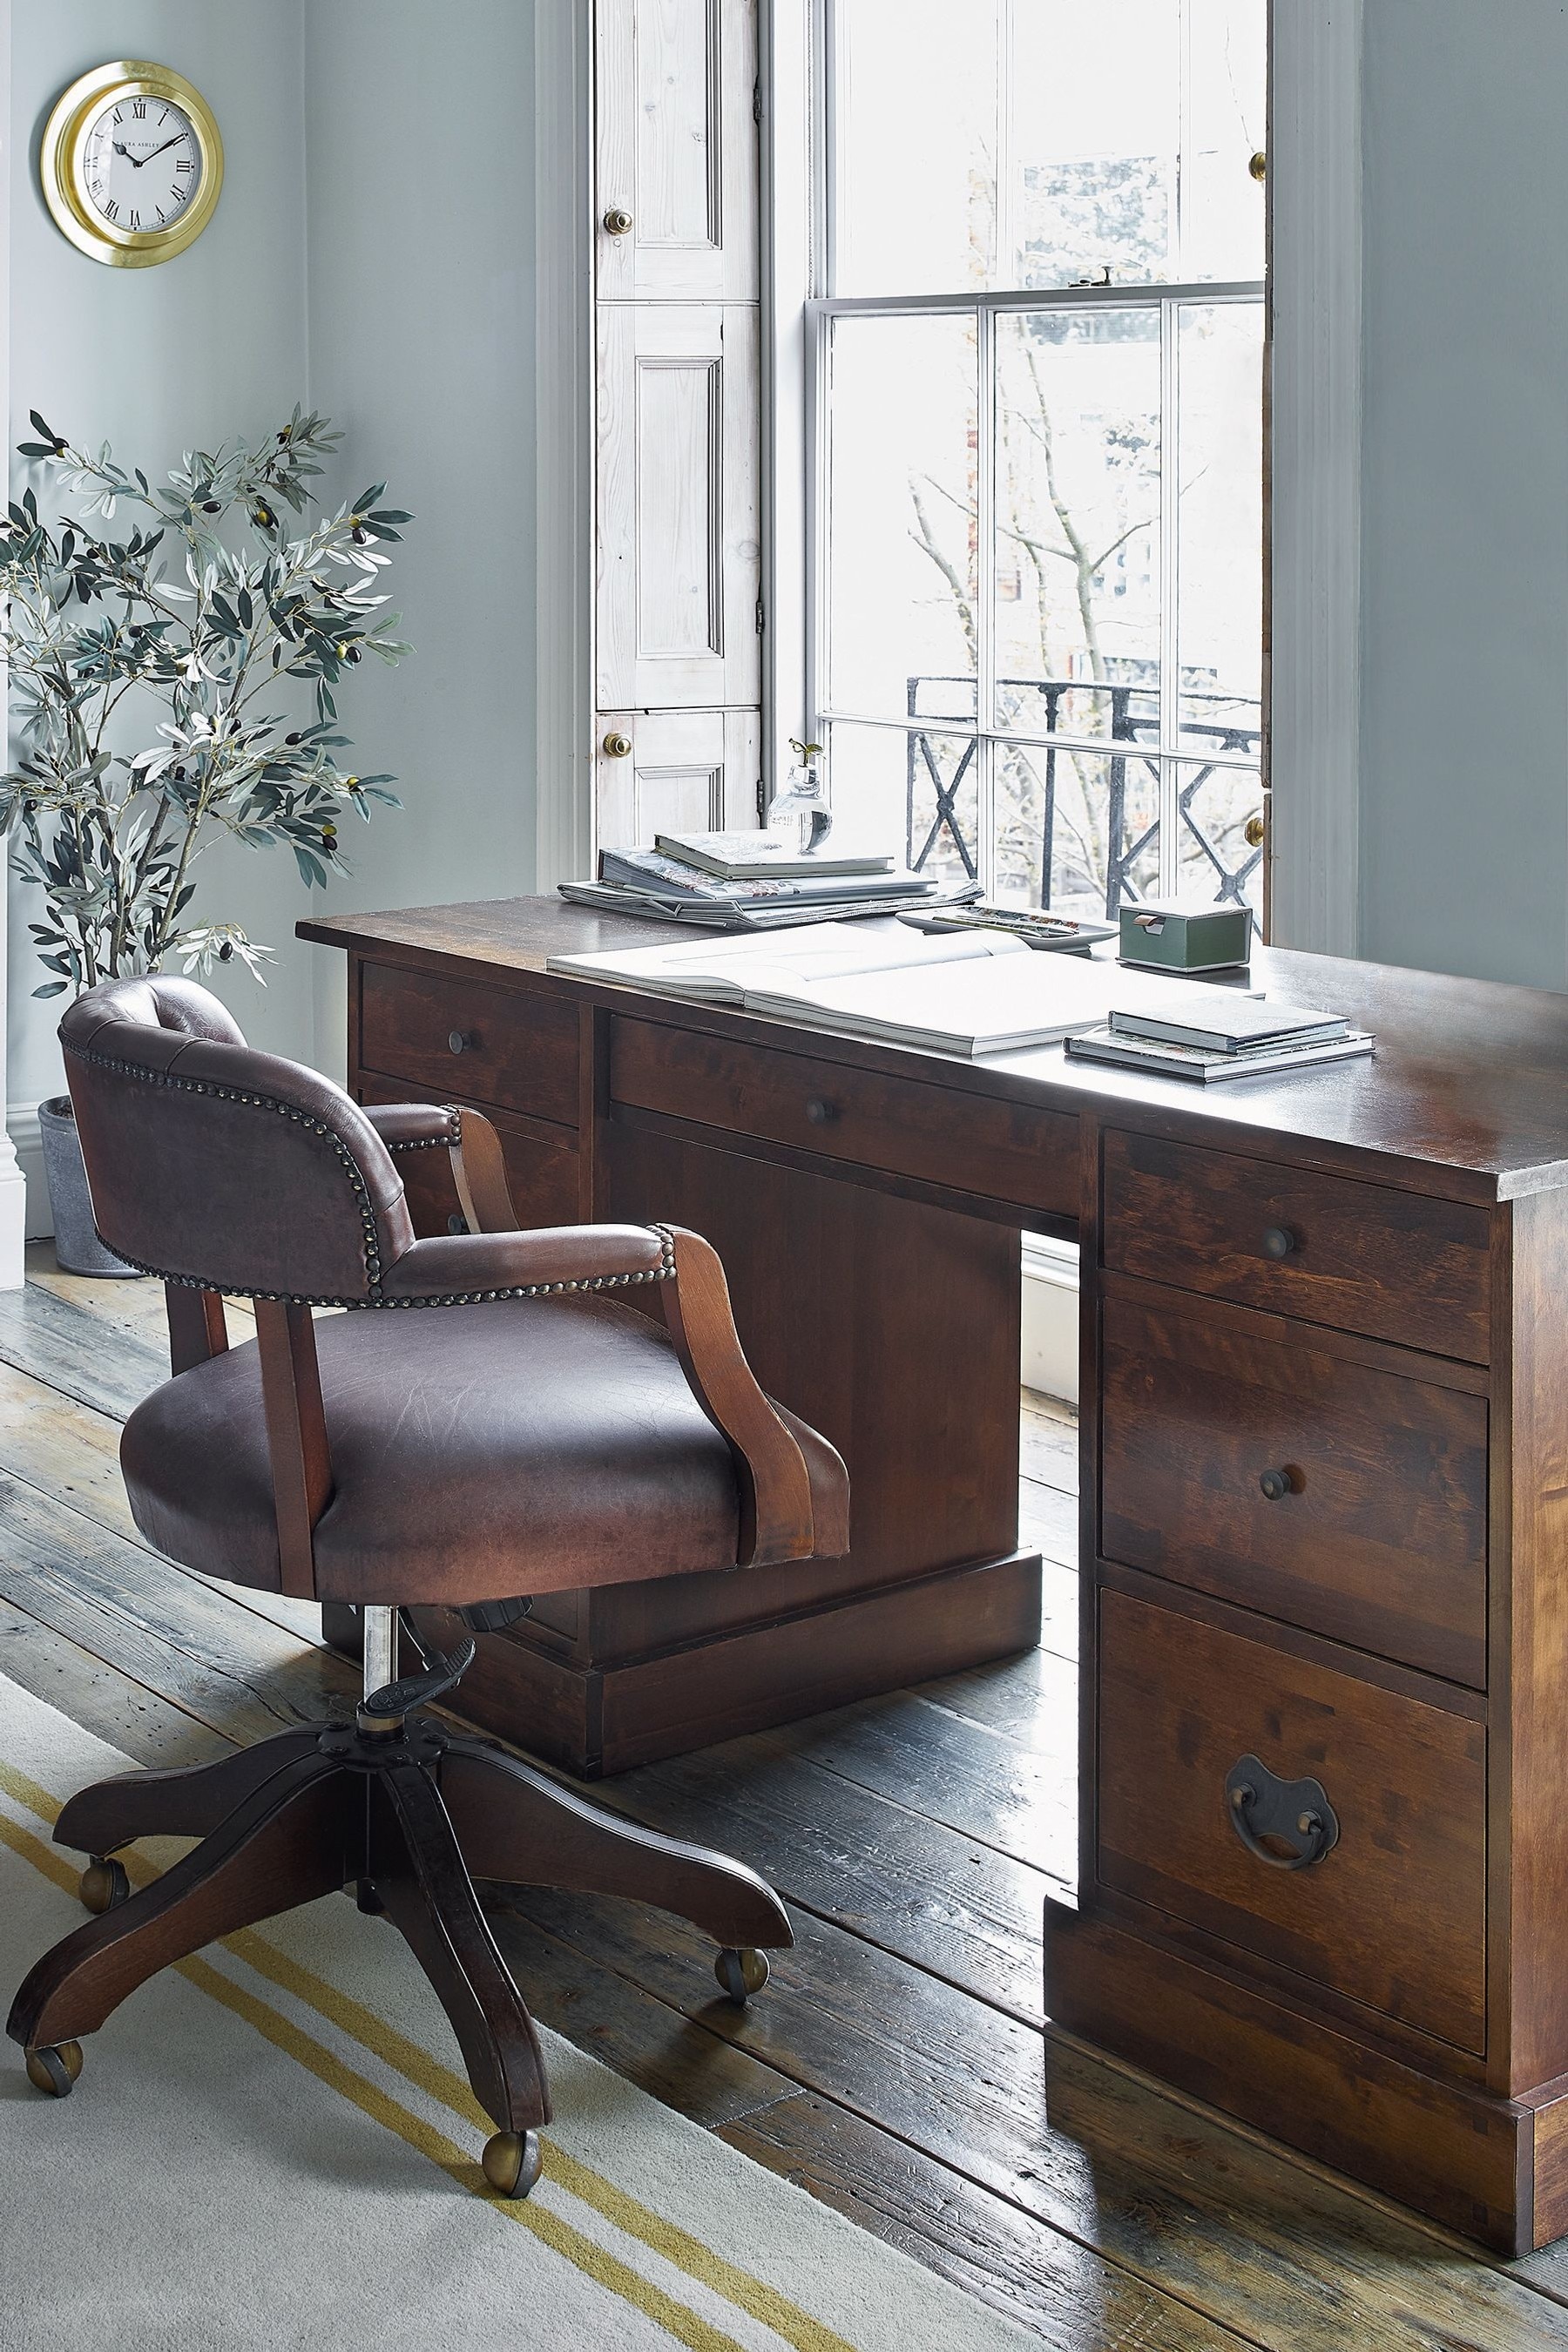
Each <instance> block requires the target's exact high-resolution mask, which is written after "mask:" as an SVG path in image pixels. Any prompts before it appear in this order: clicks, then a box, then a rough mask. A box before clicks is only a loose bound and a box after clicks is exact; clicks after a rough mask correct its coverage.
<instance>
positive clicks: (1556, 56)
mask: <svg viewBox="0 0 1568 2352" xmlns="http://www.w3.org/2000/svg"><path fill="white" fill-rule="evenodd" d="M1364 41H1365V50H1364V65H1363V74H1364V80H1363V365H1364V422H1363V463H1362V499H1363V574H1362V577H1363V594H1362V608H1363V664H1362V761H1361V791H1362V877H1363V882H1362V940H1363V953H1365V954H1367V955H1369V956H1373V957H1375V958H1380V959H1384V960H1386V961H1390V962H1394V963H1408V964H1421V965H1427V966H1436V967H1439V968H1442V969H1445V970H1447V971H1460V972H1468V973H1473V974H1475V975H1477V976H1478V977H1481V978H1489V979H1507V980H1517V981H1527V982H1534V983H1537V984H1539V985H1542V986H1545V987H1551V988H1563V987H1564V986H1568V238H1565V237H1564V236H1563V222H1564V220H1568V149H1565V147H1564V144H1563V137H1562V122H1563V111H1564V107H1565V105H1568V8H1565V7H1563V5H1559V0H1507V5H1506V6H1505V7H1502V8H1496V7H1487V6H1482V5H1477V0H1366V8H1365V18H1364ZM1450 925H1452V926H1453V927H1454V928H1453V929H1451V930H1450V929H1449V928H1448V927H1449V926H1450Z"/></svg>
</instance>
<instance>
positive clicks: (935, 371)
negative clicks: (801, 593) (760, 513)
mask: <svg viewBox="0 0 1568 2352" xmlns="http://www.w3.org/2000/svg"><path fill="white" fill-rule="evenodd" d="M974 349H975V326H974V320H973V316H971V315H968V314H960V315H957V316H947V317H942V318H934V319H898V318H872V319H840V320H836V321H835V324H834V328H833V350H832V437H831V443H830V452H829V481H828V500H827V509H828V510H827V525H826V530H827V542H828V544H827V582H828V600H827V665H828V678H827V702H828V706H829V707H830V708H831V709H839V710H864V711H868V712H870V713H872V714H873V715H875V716H877V717H881V716H883V715H884V714H885V715H886V716H888V717H889V718H899V719H902V718H905V717H907V716H909V715H910V712H911V711H913V710H918V711H921V712H922V713H923V712H935V713H937V714H939V715H941V716H944V717H952V718H960V717H962V718H966V719H973V715H974V663H975V641H976V627H977V619H976V613H975V599H976V589H977V581H976V569H977V566H976V553H975V542H976V528H977V526H976V509H975V489H976V474H975V444H976V423H975V390H974ZM916 680H930V681H942V683H940V684H937V683H931V684H930V685H926V686H921V687H916V686H915V685H914V684H913V681H916ZM916 695H918V697H919V698H918V699H914V698H913V697H915V696H916Z"/></svg>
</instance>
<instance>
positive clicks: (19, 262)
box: [7, 0, 310, 1102]
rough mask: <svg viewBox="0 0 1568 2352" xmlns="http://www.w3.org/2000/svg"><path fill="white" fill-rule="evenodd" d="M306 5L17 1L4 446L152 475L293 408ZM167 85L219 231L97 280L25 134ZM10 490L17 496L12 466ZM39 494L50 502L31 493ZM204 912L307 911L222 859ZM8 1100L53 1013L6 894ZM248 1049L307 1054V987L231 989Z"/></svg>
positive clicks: (250, 920) (293, 979) (301, 351)
mask: <svg viewBox="0 0 1568 2352" xmlns="http://www.w3.org/2000/svg"><path fill="white" fill-rule="evenodd" d="M301 9H302V0H268V5H266V6H265V7H258V6H257V5H254V0H201V5H192V0H16V5H15V8H14V13H13V18H12V141H11V173H12V188H11V207H12V215H11V216H12V236H11V243H12V253H11V397H12V409H13V414H12V418H11V432H10V436H9V439H10V444H11V446H12V447H13V448H14V447H15V445H16V442H17V441H18V440H21V439H26V438H28V437H30V428H29V427H28V426H27V423H26V417H27V411H28V410H29V408H37V409H40V410H42V412H43V414H44V415H46V416H47V417H48V418H49V420H50V422H51V423H53V424H54V425H57V427H58V429H59V430H60V431H62V432H65V431H68V432H69V433H70V434H71V435H72V436H73V437H76V438H78V439H79V440H82V441H85V442H89V443H92V444H95V445H96V443H98V442H99V441H100V440H108V441H110V442H111V443H112V444H113V446H114V447H115V449H116V451H117V452H118V454H119V455H120V456H121V458H122V459H126V460H128V461H129V462H132V463H134V464H140V465H142V467H145V468H146V470H147V471H148V472H149V473H153V472H154V471H160V472H161V471H162V470H163V468H164V467H167V466H169V465H172V464H174V463H175V462H177V460H178V458H179V456H180V453H181V451H182V449H183V448H185V447H188V446H191V445H192V444H194V443H199V444H200V445H201V446H204V447H210V446H212V441H213V439H214V438H222V437H224V436H228V435H232V434H234V433H241V432H243V433H247V434H250V435H253V436H254V435H257V434H259V433H262V432H264V431H266V430H267V428H268V425H271V424H273V423H274V422H276V421H279V419H281V418H282V417H284V416H287V415H288V414H289V409H290V408H291V407H292V406H293V404H294V402H295V401H296V400H297V399H300V398H301V397H302V396H303V394H304V393H305V390H306V352H305V310H304V284H305V208H304V188H305V153H304V114H303V40H302V30H301V24H302V18H301ZM127 56H129V57H146V58H157V59H158V60H159V61H160V62H162V63H165V64H169V65H175V66H178V67H179V68H180V69H181V71H182V72H184V73H187V74H188V75H189V76H190V78H191V79H192V80H193V81H194V82H195V84H196V86H197V88H198V89H201V90H202V91H203V92H204V94H205V96H206V98H207V99H208V100H209V101H210V102H211V104H212V106H213V108H214V110H215V111H216V115H217V119H218V124H219V128H220V129H221V131H222V132H223V137H224V163H225V169H224V187H223V195H222V197H221V199H220V201H219V204H218V208H217V211H216V214H215V215H214V216H213V219H212V221H211V223H210V225H209V226H208V227H207V229H206V230H205V233H204V235H203V236H200V237H199V238H198V239H197V241H196V243H195V245H194V246H192V247H190V249H189V251H188V252H186V253H184V254H182V255H180V256H179V257H177V258H176V259H175V260H174V261H170V262H166V263H164V264H163V265H162V266H161V267H160V268H156V269H127V270H120V269H108V268H104V267H103V266H102V264H101V263H99V262H95V261H91V260H89V258H88V257H86V255H84V254H79V253H78V252H77V251H76V249H75V247H72V246H70V245H68V243H67V242H66V240H65V238H64V237H63V236H61V235H60V233H59V231H58V229H57V228H56V227H55V226H54V223H53V222H52V221H51V220H50V218H49V216H48V214H47V211H46V210H45V208H44V203H43V198H42V197H41V195H40V194H39V193H38V182H37V142H38V133H39V131H40V130H41V128H42V124H43V120H44V117H45V116H46V115H47V111H48V109H49V107H50V106H51V105H52V104H53V102H54V100H55V99H56V98H57V97H58V94H59V92H60V90H61V89H63V88H64V87H65V85H66V84H67V83H68V82H69V81H72V80H74V79H75V78H76V76H77V75H78V74H79V73H84V72H85V71H86V70H87V69H88V68H89V66H95V65H100V64H102V63H103V62H104V60H105V59H106V58H120V57H127ZM11 463H12V467H13V480H16V481H21V480H26V479H27V478H30V477H29V475H28V473H27V469H26V468H25V467H23V466H22V462H21V460H20V459H17V458H15V457H13V459H12V461H11ZM39 487H40V488H43V484H42V482H41V481H40V484H39ZM203 864H204V871H203V874H202V877H201V879H202V896H203V898H204V899H205V901H206V902H207V904H208V905H209V906H210V907H211V908H213V909H214V910H217V909H219V908H221V910H222V911H223V912H224V913H225V914H226V915H227V916H229V917H230V918H231V919H234V920H236V921H238V922H242V923H243V924H244V925H245V927H246V929H247V930H248V931H250V932H251V933H252V935H253V936H254V937H256V938H258V939H260V940H266V941H267V942H268V944H269V945H271V946H273V947H276V948H279V949H280V950H281V949H282V948H283V947H284V946H285V945H286V943H287V942H288V939H289V931H290V930H291V929H292V926H293V923H294V921H295V919H296V909H297V908H298V907H299V906H300V904H301V903H302V901H303V898H304V892H303V890H302V888H301V887H300V884H299V881H298V877H297V876H296V875H295V874H294V873H292V872H291V870H290V868H291V866H292V861H291V860H290V861H289V865H288V866H286V865H285V864H284V863H283V861H282V859H280V858H279V857H277V856H273V855H271V854H268V855H267V856H247V855H244V854H236V853H234V852H231V850H230V849H229V847H228V845H223V846H222V847H220V848H219V849H217V850H215V851H214V852H213V853H212V856H211V857H210V858H208V859H205V860H204V861H203ZM12 888H13V892H14V894H15V895H14V900H13V906H12V925H11V945H10V984H9V990H8V997H9V1025H10V1035H11V1050H10V1066H9V1070H8V1073H7V1091H8V1093H9V1095H10V1097H11V1099H12V1101H13V1102H28V1101H36V1100H37V1097H39V1096H40V1095H42V1094H47V1093H50V1092H53V1091H54V1090H55V1089H56V1088H57V1087H58V1084H59V1063H58V1048H57V1046H56V1045H55V1038H54V1026H55V1022H56V1020H57V1019H58V1009H59V1008H58V1005H56V1006H55V1007H54V1009H53V1010H52V1011H51V1009H50V1007H49V1005H48V1004H47V1003H42V1004H39V1003H34V1001H33V998H32V991H33V989H34V988H35V987H37V984H38V982H39V980H40V979H41V978H42V977H43V975H42V974H41V973H40V972H39V971H37V967H36V966H35V965H34V963H33V961H32V959H31V955H30V952H29V950H30V945H31V943H30V941H29V940H28V939H27V936H26V929H25V928H24V926H25V922H26V916H27V914H28V913H30V912H31V908H30V907H29V906H28V905H27V903H26V896H25V894H23V893H21V892H20V891H19V890H18V889H17V888H16V885H15V884H13V885H12ZM225 980H226V990H225V992H226V994H227V996H228V997H229V999H230V1001H231V1002H232V1003H233V1004H234V1007H235V1011H236V1013H237V1016H238V1018H239V1019H240V1021H241V1022H242V1023H243V1024H244V1025H245V1027H246V1028H247V1031H248V1032H250V1033H252V1034H254V1036H255V1038H256V1042H257V1043H258V1044H259V1045H271V1046H280V1045H285V1044H286V1043H288V1042H289V1041H290V1040H293V1041H299V1040H300V1039H302V1038H306V1037H308V1036H309V1034H310V989H309V981H308V974H307V971H306V970H305V967H304V965H303V962H302V960H301V959H300V958H299V957H298V956H290V957H284V956H282V955H281V954H280V956H279V968H278V970H277V971H276V972H275V973H274V974H273V975H272V976H271V979H270V982H269V985H268V988H267V989H266V991H265V992H264V991H262V990H261V989H258V988H257V987H256V986H255V984H254V983H253V982H247V981H246V980H245V979H244V978H243V976H240V977H238V978H237V979H235V980H234V981H232V982H230V981H229V980H228V976H227V975H225Z"/></svg>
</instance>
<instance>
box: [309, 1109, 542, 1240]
mask: <svg viewBox="0 0 1568 2352" xmlns="http://www.w3.org/2000/svg"><path fill="white" fill-rule="evenodd" d="M406 1094H407V1085H406V1083H405V1082H404V1081H400V1080H398V1079H397V1078H383V1077H378V1076H375V1074H374V1072H362V1074H361V1076H360V1078H359V1081H358V1083H357V1085H356V1087H355V1088H354V1095H355V1099H356V1100H357V1101H359V1102H365V1103H387V1102H397V1101H402V1100H403V1099H405V1097H406ZM441 1100H442V1101H443V1102H453V1103H456V1104H457V1106H458V1108H459V1109H461V1110H463V1111H465V1112H466V1113H467V1115H468V1119H469V1121H470V1122H471V1121H472V1118H473V1116H474V1106H473V1105H472V1104H471V1103H470V1102H468V1100H467V1099H466V1098H465V1097H463V1096H462V1095H460V1094H457V1093H454V1092H453V1091H452V1090H451V1089H450V1088H449V1087H448V1088H443V1089H442V1091H441ZM484 1116H485V1118H486V1121H487V1124H488V1125H489V1127H490V1128H491V1129H492V1130H493V1132H494V1134H495V1136H496V1138H497V1140H498V1141H499V1143H500V1152H501V1163H502V1167H503V1170H504V1172H505V1177H506V1183H507V1188H508V1191H509V1192H510V1196H511V1200H512V1204H513V1207H514V1208H515V1210H516V1213H517V1214H516V1222H517V1224H518V1225H519V1226H520V1227H527V1226H530V1225H574V1224H578V1223H583V1222H585V1221H584V1218H583V1216H582V1210H581V1203H580V1202H579V1199H578V1181H579V1179H578V1149H577V1130H576V1129H575V1128H571V1127H562V1126H559V1125H557V1124H556V1123H555V1122H554V1121H552V1120H550V1119H543V1118H524V1117H523V1115H522V1114H521V1112H518V1111H501V1110H495V1109H490V1110H488V1111H487V1112H486V1113H485V1114H484ZM396 1165H397V1172H398V1174H399V1175H400V1176H401V1177H402V1179H403V1187H404V1191H405V1192H406V1193H407V1195H408V1213H409V1215H410V1217H411V1218H412V1219H413V1221H414V1230H415V1232H416V1234H445V1233H449V1232H450V1231H451V1220H452V1219H453V1217H455V1216H459V1215H465V1212H464V1210H463V1204H462V1201H461V1198H460V1196H459V1193H458V1188H457V1186H456V1184H455V1182H454V1181H453V1176H452V1171H451V1168H450V1166H449V1164H448V1159H447V1153H446V1152H445V1151H400V1152H399V1153H398V1154H397V1159H396ZM475 1230H476V1231H485V1230H489V1231H491V1232H500V1231H501V1230H502V1228H501V1227H500V1226H489V1227H488V1228H487V1227H485V1226H483V1225H480V1226H478V1227H476V1228H475Z"/></svg>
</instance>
